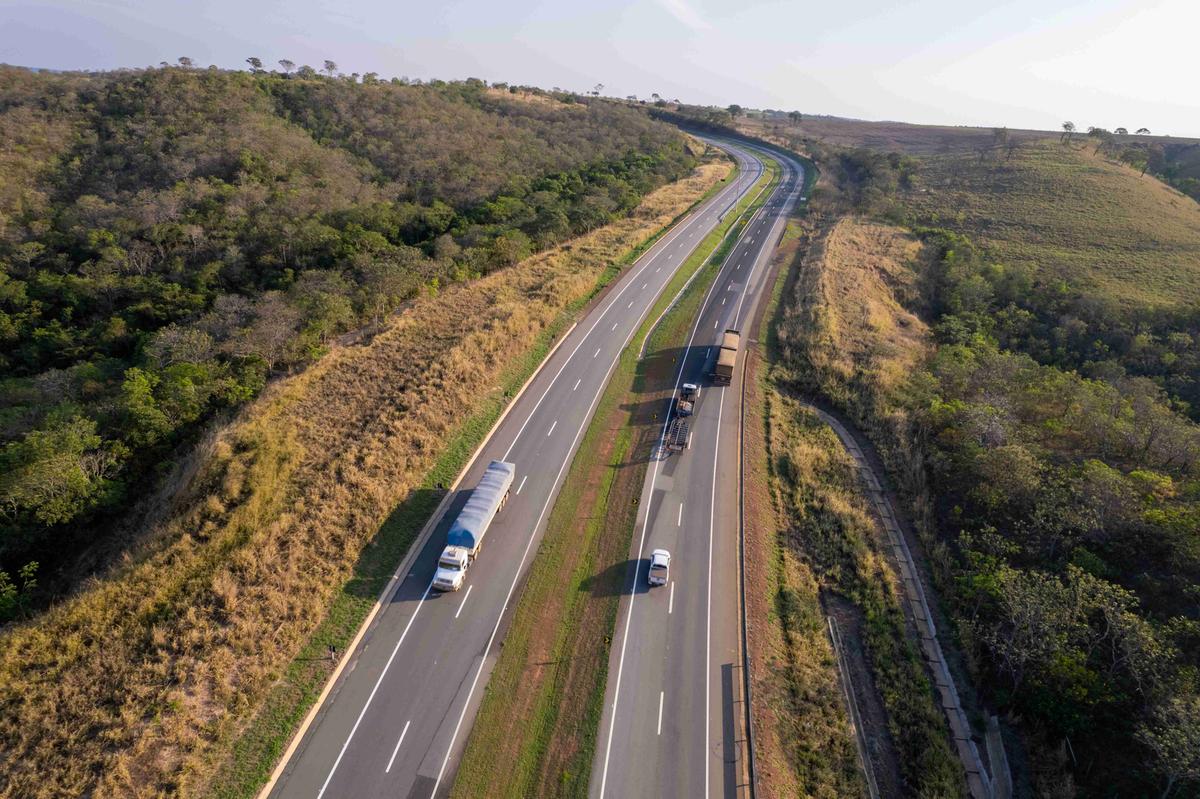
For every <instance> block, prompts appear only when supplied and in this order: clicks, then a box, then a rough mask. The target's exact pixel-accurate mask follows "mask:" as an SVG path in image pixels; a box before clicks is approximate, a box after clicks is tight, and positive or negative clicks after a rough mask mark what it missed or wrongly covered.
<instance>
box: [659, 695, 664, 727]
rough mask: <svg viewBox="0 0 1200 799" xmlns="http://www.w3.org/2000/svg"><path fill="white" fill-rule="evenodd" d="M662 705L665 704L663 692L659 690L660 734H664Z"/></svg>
mask: <svg viewBox="0 0 1200 799" xmlns="http://www.w3.org/2000/svg"><path fill="white" fill-rule="evenodd" d="M662 705H663V692H662V691H659V692H658V734H659V735H662Z"/></svg>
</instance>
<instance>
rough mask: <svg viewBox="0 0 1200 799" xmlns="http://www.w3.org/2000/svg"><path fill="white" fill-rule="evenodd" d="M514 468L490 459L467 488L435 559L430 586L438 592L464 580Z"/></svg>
mask: <svg viewBox="0 0 1200 799" xmlns="http://www.w3.org/2000/svg"><path fill="white" fill-rule="evenodd" d="M516 474H517V467H516V466H514V465H513V464H511V463H506V462H504V461H492V462H491V463H490V464H488V467H487V469H486V470H484V472H483V477H481V478H479V484H478V485H476V486H475V488H474V489H473V490H472V491H471V496H470V497H468V498H467V504H466V505H463V509H462V510H461V511H460V512H459V514H458V516H457V517H456V518H455V519H454V523H453V524H451V525H450V531H449V532H448V533H447V534H446V548H445V549H443V550H442V554H441V556H440V557H439V558H438V568H437V572H436V573H435V574H434V576H433V587H434V588H436V589H437V590H438V591H457V590H458V589H460V588H462V586H463V581H464V580H465V579H466V575H467V567H469V566H470V565H471V562H472V561H473V560H475V556H476V555H478V554H479V549H480V547H482V546H483V536H484V535H485V534H486V533H487V530H488V527H489V526H490V525H491V523H492V519H493V518H495V516H496V513H497V512H498V511H499V510H500V508H502V507H504V502H505V501H506V500H507V499H508V491H509V489H510V488H512V484H513V478H514V477H516Z"/></svg>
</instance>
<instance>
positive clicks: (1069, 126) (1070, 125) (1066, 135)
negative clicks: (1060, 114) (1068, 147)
mask: <svg viewBox="0 0 1200 799" xmlns="http://www.w3.org/2000/svg"><path fill="white" fill-rule="evenodd" d="M1062 129H1063V135H1062V136H1060V137H1059V139H1058V140H1059V141H1060V142H1061V141H1065V142H1067V143H1068V144H1070V143H1071V136H1072V135H1073V134H1074V133H1075V123H1074V122H1064V123H1062Z"/></svg>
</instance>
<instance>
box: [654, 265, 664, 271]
mask: <svg viewBox="0 0 1200 799" xmlns="http://www.w3.org/2000/svg"><path fill="white" fill-rule="evenodd" d="M661 269H662V267H661V266H656V267H655V268H654V271H655V272H658V271H659V270H661Z"/></svg>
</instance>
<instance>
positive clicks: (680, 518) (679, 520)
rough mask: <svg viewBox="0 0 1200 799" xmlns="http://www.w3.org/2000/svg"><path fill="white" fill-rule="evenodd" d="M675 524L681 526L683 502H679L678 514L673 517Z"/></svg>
mask: <svg viewBox="0 0 1200 799" xmlns="http://www.w3.org/2000/svg"><path fill="white" fill-rule="evenodd" d="M675 526H676V527H683V503H682V502H680V503H679V515H678V516H676V517H675Z"/></svg>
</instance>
